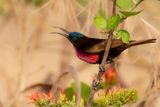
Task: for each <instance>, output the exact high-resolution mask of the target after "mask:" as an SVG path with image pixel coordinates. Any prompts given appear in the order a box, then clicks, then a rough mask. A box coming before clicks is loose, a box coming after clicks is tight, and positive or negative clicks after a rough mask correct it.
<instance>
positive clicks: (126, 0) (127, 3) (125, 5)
mask: <svg viewBox="0 0 160 107" xmlns="http://www.w3.org/2000/svg"><path fill="white" fill-rule="evenodd" d="M117 6H118V7H119V8H120V9H123V10H126V9H130V8H131V7H132V6H133V3H132V0H117Z"/></svg>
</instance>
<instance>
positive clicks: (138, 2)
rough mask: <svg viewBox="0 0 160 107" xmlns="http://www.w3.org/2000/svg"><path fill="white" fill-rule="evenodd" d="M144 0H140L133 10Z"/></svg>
mask: <svg viewBox="0 0 160 107" xmlns="http://www.w3.org/2000/svg"><path fill="white" fill-rule="evenodd" d="M143 1H144V0H139V1H138V2H137V3H136V5H135V6H134V7H133V8H132V10H134V9H135V8H136V7H137V6H138V5H140V4H141V3H142V2H143Z"/></svg>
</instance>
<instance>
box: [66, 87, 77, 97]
mask: <svg viewBox="0 0 160 107" xmlns="http://www.w3.org/2000/svg"><path fill="white" fill-rule="evenodd" d="M64 93H65V95H66V97H67V98H68V99H69V100H72V97H73V95H74V94H75V92H74V90H73V89H72V88H71V87H69V88H66V89H65V90H64Z"/></svg>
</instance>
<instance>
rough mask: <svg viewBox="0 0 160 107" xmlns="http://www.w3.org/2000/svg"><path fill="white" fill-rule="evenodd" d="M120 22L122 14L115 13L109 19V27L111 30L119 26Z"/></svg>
mask: <svg viewBox="0 0 160 107" xmlns="http://www.w3.org/2000/svg"><path fill="white" fill-rule="evenodd" d="M119 23H120V16H119V15H113V16H111V17H110V18H109V19H108V20H107V28H108V29H109V30H113V29H115V28H116V27H117V26H118V24H119Z"/></svg>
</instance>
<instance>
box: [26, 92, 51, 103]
mask: <svg viewBox="0 0 160 107" xmlns="http://www.w3.org/2000/svg"><path fill="white" fill-rule="evenodd" d="M29 99H30V101H31V102H37V101H39V100H41V99H45V100H47V101H51V100H52V99H53V95H52V93H51V92H49V93H48V94H46V93H33V94H32V95H31V96H29Z"/></svg>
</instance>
